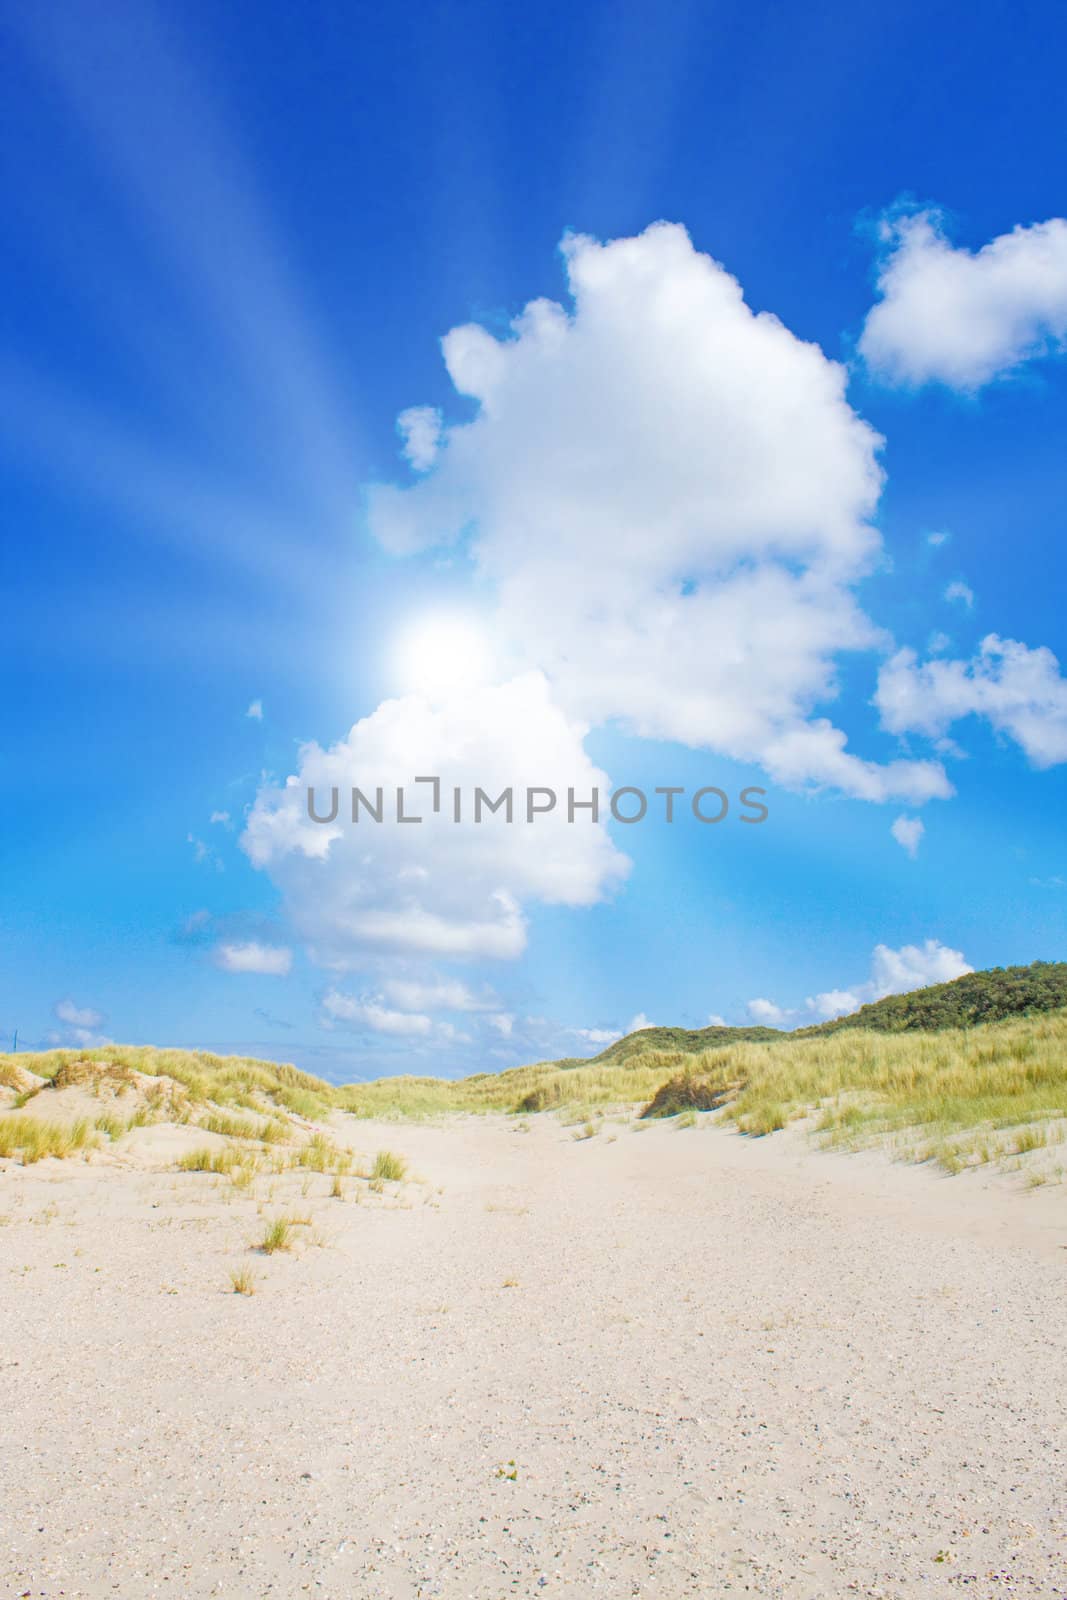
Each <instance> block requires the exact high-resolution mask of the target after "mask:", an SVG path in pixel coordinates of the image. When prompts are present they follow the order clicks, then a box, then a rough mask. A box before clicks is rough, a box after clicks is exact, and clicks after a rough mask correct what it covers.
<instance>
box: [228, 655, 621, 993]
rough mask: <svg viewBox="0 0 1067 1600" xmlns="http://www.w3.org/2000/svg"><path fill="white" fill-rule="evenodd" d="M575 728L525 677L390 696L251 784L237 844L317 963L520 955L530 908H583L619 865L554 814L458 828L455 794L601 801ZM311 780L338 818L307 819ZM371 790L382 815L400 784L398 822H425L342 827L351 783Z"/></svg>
mask: <svg viewBox="0 0 1067 1600" xmlns="http://www.w3.org/2000/svg"><path fill="white" fill-rule="evenodd" d="M584 733H585V728H584V727H583V726H581V725H580V724H578V723H575V722H574V721H573V720H572V719H569V718H568V717H566V716H565V715H564V714H563V712H562V711H561V710H560V709H559V708H558V707H557V706H556V705H554V704H553V701H552V698H551V695H550V693H549V689H548V685H547V683H546V682H545V680H544V678H543V677H542V676H541V675H540V674H539V673H534V672H531V673H526V674H524V675H522V676H521V677H517V678H514V679H512V680H511V681H510V682H508V683H504V684H500V685H498V686H495V687H489V688H482V689H476V690H465V691H463V692H461V693H457V694H456V695H455V696H453V697H452V698H449V699H447V700H445V701H444V702H442V703H435V704H432V705H431V704H430V703H429V702H428V701H427V700H425V699H423V698H422V697H420V696H415V695H412V696H408V697H406V698H404V699H401V700H387V701H385V702H384V704H382V705H381V706H379V707H378V709H377V711H375V712H374V713H373V715H371V716H369V717H365V718H364V719H363V720H362V721H361V722H357V723H356V724H355V726H354V727H353V728H352V730H351V731H350V733H349V734H348V736H347V738H345V739H342V740H341V741H340V742H339V743H337V744H336V745H333V746H332V747H331V748H330V749H327V750H324V749H322V748H321V747H320V746H318V745H317V744H310V745H306V746H305V747H304V748H303V749H302V750H301V752H300V766H299V772H298V773H297V774H295V775H293V776H291V777H290V778H289V779H288V780H287V781H286V783H285V785H283V786H281V787H273V786H267V787H265V788H263V789H261V791H260V793H259V795H258V796H257V799H256V803H255V805H254V807H253V809H252V811H251V813H250V815H249V817H248V822H247V826H246V829H245V833H244V834H243V836H242V840H241V843H242V846H243V848H244V849H245V850H246V851H247V853H248V855H249V857H250V859H251V861H252V862H253V864H254V865H255V866H257V867H260V868H263V869H265V870H266V871H268V872H269V873H270V876H271V878H272V879H273V880H274V882H275V883H276V884H277V885H278V887H279V888H280V890H281V892H282V895H283V898H284V901H285V904H286V907H287V910H288V912H289V915H290V916H291V918H292V921H293V923H294V925H295V926H296V928H297V930H298V931H299V933H300V934H301V935H302V937H303V938H305V939H306V940H307V941H308V942H309V944H310V946H311V947H312V951H313V954H314V955H315V958H316V959H317V960H319V961H321V962H322V963H324V964H326V965H331V966H336V967H350V966H352V965H356V964H358V963H359V962H360V961H361V960H364V959H365V958H366V956H367V954H368V953H369V952H378V953H383V952H384V953H392V954H393V955H402V954H403V955H412V954H416V955H418V954H421V955H430V956H451V957H471V956H489V957H495V958H497V959H508V958H513V957H515V956H518V955H520V954H521V953H522V951H523V949H524V948H525V944H526V918H525V914H524V910H523V907H524V905H525V904H526V903H528V902H541V903H545V904H554V905H570V906H588V905H593V904H595V903H596V902H597V901H599V900H601V899H603V898H604V897H605V896H606V895H607V894H609V893H610V892H611V890H612V889H613V888H614V887H615V885H616V884H618V883H619V882H620V881H621V879H622V878H623V877H624V876H625V874H626V872H627V870H628V868H629V862H628V860H627V858H626V857H625V856H623V855H622V854H621V853H620V852H619V851H618V850H617V849H616V848H615V846H614V845H613V844H612V842H611V839H610V837H609V835H608V833H607V830H606V828H605V827H604V825H603V823H593V822H592V821H584V820H583V821H581V822H579V823H574V824H569V823H568V822H567V818H566V808H565V805H564V806H563V807H561V808H558V809H557V810H556V811H555V812H553V813H551V814H549V815H546V816H544V817H539V818H538V819H537V821H536V822H534V823H533V824H526V823H525V822H524V821H521V820H519V819H518V818H517V819H516V820H515V821H514V822H512V823H508V822H507V821H506V819H505V816H504V813H503V812H502V811H501V812H499V813H497V814H495V815H491V814H485V815H483V818H482V821H481V822H480V823H478V824H476V825H475V824H473V823H472V822H471V821H470V820H469V819H468V820H466V821H465V822H463V823H460V824H456V823H455V822H453V821H452V812H451V793H452V789H453V788H454V787H459V788H460V789H461V791H462V792H463V793H464V795H465V797H466V800H467V803H468V807H469V804H470V801H471V797H472V796H473V792H474V789H475V787H476V786H477V787H481V788H482V789H484V790H485V792H486V793H487V794H489V795H490V796H492V797H494V798H495V797H497V796H498V795H499V794H500V793H501V792H502V791H503V790H504V789H506V788H508V787H509V786H511V787H512V788H513V789H514V791H515V792H516V794H519V795H521V791H523V790H524V789H525V788H526V787H527V786H528V785H537V786H541V785H544V786H548V787H552V788H554V789H555V790H556V791H557V793H559V794H560V795H563V796H565V795H566V791H567V788H568V787H573V788H574V789H575V791H576V794H578V795H588V794H589V793H590V792H591V791H592V789H594V788H600V789H601V791H602V792H604V791H606V790H608V789H610V780H609V779H608V777H607V775H606V774H605V773H603V772H601V771H600V770H599V769H598V768H597V767H595V766H594V765H593V763H592V762H591V761H590V759H589V757H588V756H587V755H586V753H585V750H584V748H583V744H582V739H583V735H584ZM423 774H437V775H439V776H440V778H441V782H442V806H441V811H440V813H438V814H436V815H435V814H434V813H433V811H432V809H431V795H430V791H429V788H428V786H426V787H424V788H423V789H422V790H419V789H416V788H415V787H414V785H413V781H412V780H413V779H414V778H415V777H416V776H420V775H423ZM309 785H310V786H313V787H314V790H315V799H316V808H317V810H318V811H319V812H320V814H324V813H325V812H328V810H329V798H330V791H331V789H332V788H334V787H336V788H337V789H338V791H339V805H340V810H339V816H338V820H337V821H336V822H333V823H329V824H319V823H314V822H312V821H310V820H309V818H308V815H307V789H308V786H309ZM378 785H382V786H383V790H384V795H385V797H387V798H388V803H390V804H392V802H393V798H394V796H395V790H396V788H397V787H398V786H406V796H407V800H406V806H407V810H408V812H409V814H412V815H416V814H422V815H423V818H424V820H423V821H422V822H421V823H419V824H418V825H411V826H403V825H399V824H397V823H396V822H395V820H391V819H390V820H385V821H383V822H382V823H375V822H373V821H372V820H370V819H369V818H368V817H367V815H366V814H365V813H364V814H363V815H362V816H361V819H360V821H359V822H358V823H355V824H353V823H352V822H351V821H349V820H348V818H349V817H350V815H351V812H350V796H351V791H352V788H353V786H356V787H359V788H360V789H362V790H363V792H364V793H368V792H369V793H370V794H371V796H372V798H373V790H374V789H375V788H377V786H378ZM393 816H394V817H395V811H394V813H393Z"/></svg>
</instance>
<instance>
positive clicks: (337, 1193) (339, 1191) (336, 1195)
mask: <svg viewBox="0 0 1067 1600" xmlns="http://www.w3.org/2000/svg"><path fill="white" fill-rule="evenodd" d="M344 1197H345V1186H344V1184H343V1183H342V1182H341V1174H340V1173H339V1172H335V1173H334V1177H333V1187H332V1188H331V1189H330V1199H331V1200H343V1199H344Z"/></svg>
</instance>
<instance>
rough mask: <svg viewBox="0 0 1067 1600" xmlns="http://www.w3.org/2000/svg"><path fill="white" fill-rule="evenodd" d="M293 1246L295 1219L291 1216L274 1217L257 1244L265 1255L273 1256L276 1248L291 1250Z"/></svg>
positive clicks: (257, 1247)
mask: <svg viewBox="0 0 1067 1600" xmlns="http://www.w3.org/2000/svg"><path fill="white" fill-rule="evenodd" d="M292 1248H293V1220H292V1219H291V1218H290V1217H274V1218H273V1219H272V1220H271V1221H270V1222H268V1223H267V1226H266V1228H265V1230H264V1233H263V1237H262V1239H261V1240H260V1241H259V1244H258V1245H257V1246H256V1249H258V1250H261V1251H262V1253H263V1254H264V1255H265V1256H272V1255H273V1254H274V1252H275V1251H276V1250H291V1249H292Z"/></svg>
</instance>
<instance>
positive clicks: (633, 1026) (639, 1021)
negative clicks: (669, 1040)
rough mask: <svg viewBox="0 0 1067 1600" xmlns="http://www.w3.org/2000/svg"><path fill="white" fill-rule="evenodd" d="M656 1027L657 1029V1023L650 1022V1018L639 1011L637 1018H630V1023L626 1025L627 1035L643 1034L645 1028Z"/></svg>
mask: <svg viewBox="0 0 1067 1600" xmlns="http://www.w3.org/2000/svg"><path fill="white" fill-rule="evenodd" d="M654 1027H656V1023H654V1022H650V1021H649V1020H648V1018H647V1017H646V1016H645V1013H644V1012H643V1011H639V1012H638V1013H637V1015H636V1017H631V1018H630V1021H629V1022H628V1023H627V1025H626V1032H627V1033H641V1032H643V1030H644V1029H645V1028H654Z"/></svg>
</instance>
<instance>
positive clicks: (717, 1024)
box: [708, 1011, 729, 1028]
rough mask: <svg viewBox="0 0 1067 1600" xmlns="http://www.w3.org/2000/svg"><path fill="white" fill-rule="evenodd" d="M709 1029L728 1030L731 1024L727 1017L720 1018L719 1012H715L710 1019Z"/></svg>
mask: <svg viewBox="0 0 1067 1600" xmlns="http://www.w3.org/2000/svg"><path fill="white" fill-rule="evenodd" d="M708 1027H709V1028H728V1027H729V1023H728V1022H727V1020H726V1018H725V1017H720V1016H719V1015H718V1013H717V1012H715V1011H713V1012H712V1013H711V1016H710V1017H709V1018H708Z"/></svg>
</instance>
